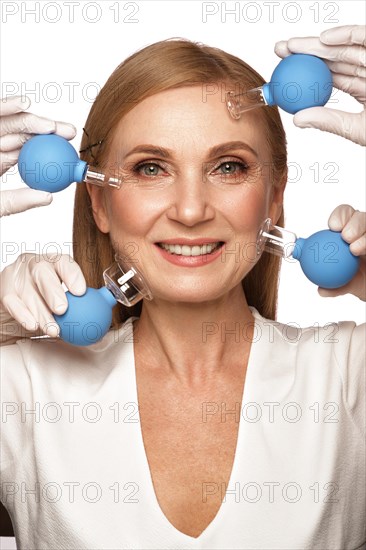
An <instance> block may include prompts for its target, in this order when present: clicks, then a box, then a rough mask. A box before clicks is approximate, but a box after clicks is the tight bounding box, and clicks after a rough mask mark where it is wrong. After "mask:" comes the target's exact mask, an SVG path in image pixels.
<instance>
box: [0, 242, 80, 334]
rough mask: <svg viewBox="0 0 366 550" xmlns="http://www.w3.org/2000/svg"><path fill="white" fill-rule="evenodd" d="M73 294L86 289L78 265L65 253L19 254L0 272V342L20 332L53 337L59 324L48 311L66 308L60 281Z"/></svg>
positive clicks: (57, 332) (58, 312) (56, 311)
mask: <svg viewBox="0 0 366 550" xmlns="http://www.w3.org/2000/svg"><path fill="white" fill-rule="evenodd" d="M61 281H62V282H63V283H65V285H66V287H67V288H68V289H69V290H70V292H72V294H75V295H77V296H82V295H83V294H84V293H85V292H86V282H85V279H84V275H83V273H82V271H81V269H80V267H79V265H78V264H77V263H76V262H75V261H74V260H73V258H71V256H69V255H68V254H62V255H60V254H48V255H44V254H43V255H39V254H33V253H32V254H30V253H24V254H21V255H20V256H19V257H18V258H17V260H16V261H15V262H13V263H12V264H10V265H8V266H7V267H5V268H4V269H3V271H2V272H1V273H0V321H1V323H0V337H1V343H2V344H5V343H6V344H9V343H13V342H14V341H16V340H18V339H19V338H21V337H24V336H28V337H29V336H31V335H39V334H47V335H48V336H52V337H55V336H57V335H58V334H59V327H58V325H57V324H56V322H55V319H54V318H53V316H52V312H54V313H56V314H58V315H60V314H63V313H65V311H66V310H67V305H68V304H67V298H66V295H65V291H64V290H63V287H62V285H61Z"/></svg>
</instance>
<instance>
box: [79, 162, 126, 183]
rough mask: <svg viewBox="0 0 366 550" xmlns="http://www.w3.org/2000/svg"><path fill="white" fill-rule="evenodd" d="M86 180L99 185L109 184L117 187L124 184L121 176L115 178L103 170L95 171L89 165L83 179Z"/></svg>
mask: <svg viewBox="0 0 366 550" xmlns="http://www.w3.org/2000/svg"><path fill="white" fill-rule="evenodd" d="M82 181H84V182H87V183H91V184H93V185H97V186H98V187H105V186H106V185H109V186H110V187H114V188H116V189H120V188H121V185H122V180H121V179H119V178H113V177H111V175H110V174H104V173H103V172H95V171H94V170H92V169H91V168H90V167H89V166H88V167H87V170H86V171H85V174H84V177H83V180H82Z"/></svg>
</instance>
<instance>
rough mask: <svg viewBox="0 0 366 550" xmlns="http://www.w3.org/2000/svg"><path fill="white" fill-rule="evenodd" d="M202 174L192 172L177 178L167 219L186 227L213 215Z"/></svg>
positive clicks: (206, 219) (207, 188)
mask: <svg viewBox="0 0 366 550" xmlns="http://www.w3.org/2000/svg"><path fill="white" fill-rule="evenodd" d="M202 174H203V172H202V171H201V172H198V171H197V170H192V171H190V172H185V173H182V174H181V175H180V176H179V177H177V179H176V181H175V185H174V190H173V198H172V204H171V206H170V208H169V210H168V217H169V218H170V219H172V220H175V221H179V222H180V223H183V224H184V225H187V226H193V225H196V224H197V223H200V222H203V221H208V220H210V219H212V218H213V217H214V215H215V210H214V207H213V205H212V204H211V200H210V190H209V185H208V184H207V182H205V181H204V178H203V175H202Z"/></svg>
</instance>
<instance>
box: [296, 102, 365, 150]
mask: <svg viewBox="0 0 366 550" xmlns="http://www.w3.org/2000/svg"><path fill="white" fill-rule="evenodd" d="M365 113H366V112H365V111H362V112H361V113H347V112H345V111H338V110H335V109H328V108H327V107H311V108H310V109H303V110H302V111H298V112H297V113H296V114H295V116H294V118H293V122H294V124H295V126H297V127H298V128H317V129H318V130H323V131H324V132H330V133H332V134H336V135H338V136H342V137H344V138H346V139H350V140H351V141H353V142H354V143H357V144H358V145H366V114H365Z"/></svg>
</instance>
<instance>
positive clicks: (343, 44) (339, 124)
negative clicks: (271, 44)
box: [275, 25, 366, 145]
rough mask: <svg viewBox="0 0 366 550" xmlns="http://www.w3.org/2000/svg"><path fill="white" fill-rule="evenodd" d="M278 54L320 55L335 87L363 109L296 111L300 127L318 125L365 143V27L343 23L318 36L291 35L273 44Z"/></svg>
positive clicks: (297, 123) (280, 55) (295, 117)
mask: <svg viewBox="0 0 366 550" xmlns="http://www.w3.org/2000/svg"><path fill="white" fill-rule="evenodd" d="M275 52H276V54H277V55H278V56H279V57H282V58H284V57H287V56H288V55H290V54H291V53H307V54H311V55H316V56H318V57H321V58H322V59H323V60H324V61H325V62H326V64H327V65H328V67H329V69H330V70H331V72H332V77H333V84H334V87H335V88H338V89H339V90H342V91H344V92H346V93H349V94H350V95H352V96H353V97H354V98H355V99H357V101H359V102H360V103H361V104H362V106H363V110H362V111H361V112H360V113H347V112H344V111H339V110H335V109H330V108H327V107H312V108H310V109H304V110H302V111H299V112H298V113H296V114H295V116H294V119H293V121H294V124H295V125H296V126H298V127H299V128H317V129H319V130H323V131H325V132H331V133H332V134H336V135H339V136H342V137H344V138H346V139H349V140H351V141H353V142H354V143H357V144H359V145H366V114H365V108H366V27H365V26H364V25H344V26H341V27H336V28H333V29H328V30H326V31H324V32H322V33H321V35H320V37H319V38H317V37H307V38H291V39H290V40H288V41H281V42H277V43H276V44H275Z"/></svg>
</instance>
